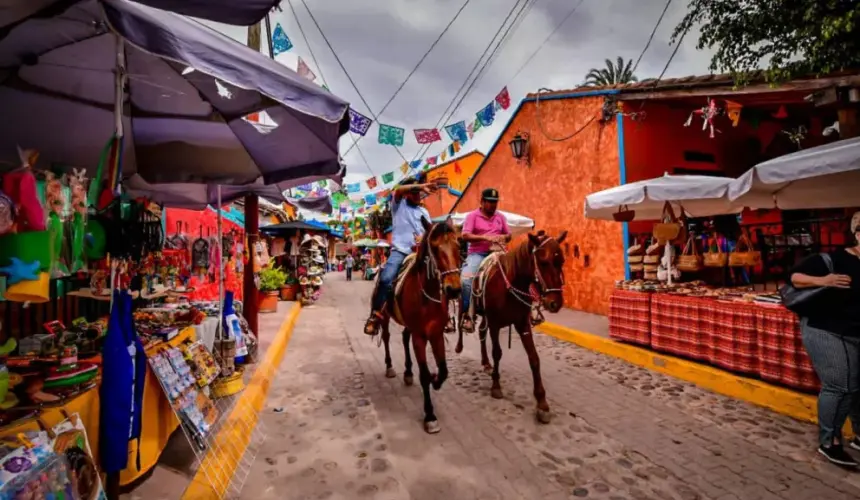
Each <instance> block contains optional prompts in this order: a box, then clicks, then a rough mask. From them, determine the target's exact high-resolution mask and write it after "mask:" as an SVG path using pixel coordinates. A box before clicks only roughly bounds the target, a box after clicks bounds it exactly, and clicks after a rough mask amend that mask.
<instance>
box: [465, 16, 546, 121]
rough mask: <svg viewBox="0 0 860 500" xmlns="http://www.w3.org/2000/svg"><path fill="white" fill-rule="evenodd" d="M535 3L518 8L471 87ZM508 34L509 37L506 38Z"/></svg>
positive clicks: (480, 79) (494, 59)
mask: <svg viewBox="0 0 860 500" xmlns="http://www.w3.org/2000/svg"><path fill="white" fill-rule="evenodd" d="M536 3H537V0H527V1H526V3H524V4H523V6H522V7H521V8H520V10H519V12H517V14H516V15H515V16H514V21H513V22H512V23H511V24H510V25H508V29H507V30H505V33H504V34H503V35H502V39H501V41H500V43H499V44H497V45H496V48H495V49H493V51H492V52H491V53H490V58H489V59H487V61H486V62H485V63H484V67H482V68H481V70H480V71H479V72H478V77H477V78H476V79H475V80H474V82H473V83H472V86H473V87H476V86H478V84H480V83H481V81H482V80H483V78H484V75H486V72H485V71H484V69H485V68H489V67H491V66H492V65H493V63H495V62H496V58H497V57H498V56H499V54H501V53H502V52H504V50H505V47H507V45H508V42H510V41H511V38H513V34H514V33H516V32H517V30H519V29H520V25H521V24H522V22H523V20H524V19H525V18H526V16H528V15H529V13H530V12H531V10H532V8H533V7H534V6H535V4H536ZM509 34H510V36H508V35H509ZM456 113H457V112H456V111H454V113H452V114H456Z"/></svg>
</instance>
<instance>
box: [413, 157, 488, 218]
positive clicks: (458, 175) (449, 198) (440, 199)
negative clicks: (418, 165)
mask: <svg viewBox="0 0 860 500" xmlns="http://www.w3.org/2000/svg"><path fill="white" fill-rule="evenodd" d="M483 161H484V154H483V153H481V152H479V151H472V152H470V153H466V154H465V155H463V156H461V157H459V158H457V159H455V160H451V161H449V162H446V163H443V164H441V165H439V166H437V167H435V168H432V169H430V170H428V171H427V172H425V173H426V175H427V180H428V181H429V182H433V181H435V180H436V179H438V178H440V177H445V178H447V179H448V189H440V190H438V191H436V192H435V193H433V194H431V195H430V196H428V197H426V198H424V207H425V208H427V211H428V212H430V215H431V216H432V217H438V216H440V215H445V214H447V213H449V212H450V211H451V209H452V208H453V207H454V204H455V203H457V200H458V199H459V198H460V195H461V194H462V192H463V189H465V187H466V185H467V184H468V183H469V180H471V178H472V176H473V175H475V171H477V170H478V166H480V165H481V162H483Z"/></svg>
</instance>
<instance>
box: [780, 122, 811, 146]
mask: <svg viewBox="0 0 860 500" xmlns="http://www.w3.org/2000/svg"><path fill="white" fill-rule="evenodd" d="M806 132H807V130H806V127H804V126H803V125H800V126H799V127H797V128H794V129H789V130H783V131H782V133H783V134H785V135H787V136H788V139H789V140H790V141H791V142H793V143H794V144H795V146H797V149H802V146H801V145H800V143H801V142H803V140H804V139H806Z"/></svg>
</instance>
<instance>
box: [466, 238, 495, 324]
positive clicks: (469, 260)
mask: <svg viewBox="0 0 860 500" xmlns="http://www.w3.org/2000/svg"><path fill="white" fill-rule="evenodd" d="M488 255H490V254H489V253H470V254H469V255H468V256H466V264H465V265H464V266H463V272H462V274H460V286H461V287H462V288H463V290H462V293H461V297H462V298H463V302H462V309H460V311H461V312H462V313H463V314H469V303H470V301H471V299H472V279H473V278H474V277H475V275H476V274H478V268H479V267H481V262H483V261H484V259H486V258H487V256H488Z"/></svg>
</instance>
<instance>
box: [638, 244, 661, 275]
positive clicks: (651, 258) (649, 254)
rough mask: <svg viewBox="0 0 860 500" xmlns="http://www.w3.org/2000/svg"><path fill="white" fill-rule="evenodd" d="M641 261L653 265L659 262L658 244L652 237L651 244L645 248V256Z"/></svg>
mask: <svg viewBox="0 0 860 500" xmlns="http://www.w3.org/2000/svg"><path fill="white" fill-rule="evenodd" d="M642 262H643V263H644V264H654V265H655V266H656V265H657V264H659V263H660V244H659V243H657V241H655V239H654V238H651V244H650V245H648V248H646V249H645V257H644V258H643V259H642ZM655 270H656V269H655Z"/></svg>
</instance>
